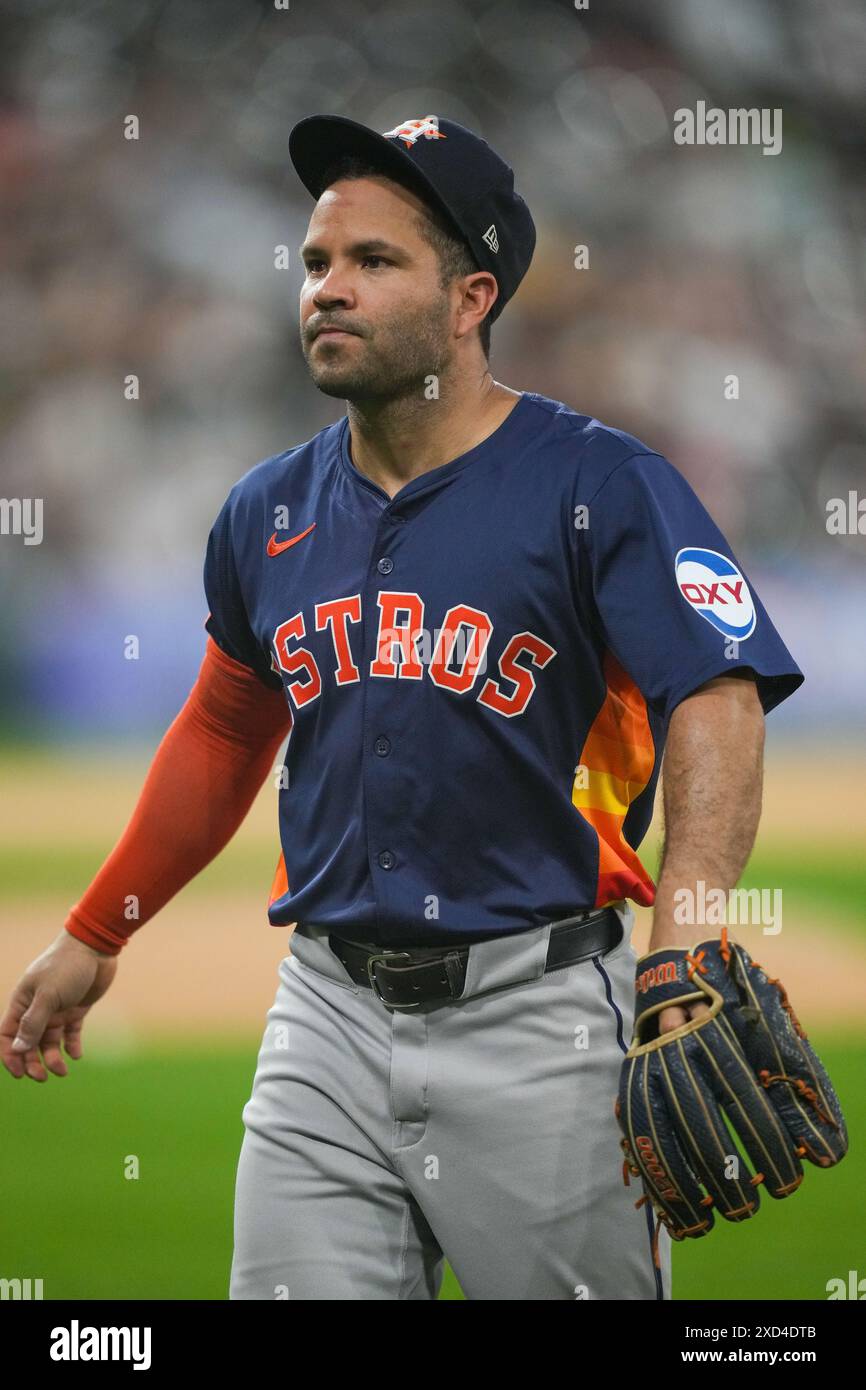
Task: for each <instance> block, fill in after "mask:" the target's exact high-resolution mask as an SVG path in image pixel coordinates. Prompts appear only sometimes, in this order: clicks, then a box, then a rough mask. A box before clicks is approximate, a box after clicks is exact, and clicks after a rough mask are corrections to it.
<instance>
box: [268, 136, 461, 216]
mask: <svg viewBox="0 0 866 1390" xmlns="http://www.w3.org/2000/svg"><path fill="white" fill-rule="evenodd" d="M342 154H354V155H358V156H359V157H360V158H361V159H368V160H370V162H371V163H373V164H375V165H376V166H377V167H379V168H381V169H382V171H383V172H384V173H387V172H388V171H389V170H393V171H394V173H395V174H398V175H400V176H401V177H402V178H403V179H405V180H406V181H407V182H409V183H412V184H414V186H415V188H416V189H417V192H418V194H419V196H420V197H422V198H426V199H427V200H428V201H429V202H431V203H433V204H435V206H436V207H437V208H438V209H439V210H440V212H442V213H443V215H444V216H445V217H447V218H448V219H449V221H451V222H452V223H453V224H454V227H455V230H456V231H457V234H458V236H461V237H462V236H463V233H462V232H461V231H460V228H459V225H458V224H457V222H456V220H455V218H454V214H453V213H452V211H451V209H450V208H449V206H448V204H447V203H446V202H445V201H444V199H443V198H442V197H441V196H440V195H439V193H437V191H436V189H435V188H434V187H433V185H432V183H430V181H429V180H428V179H427V178H425V176H424V174H422V173H421V171H420V170H419V168H418V166H417V165H416V164H415V162H414V160H413V159H412V158H411V157H410V155H408V154H406V153H404V151H403V150H401V148H400V146H399V145H398V144H396V143H395V142H394V141H391V140H386V139H385V137H384V135H379V134H377V132H376V131H375V130H370V128H369V127H368V126H364V125H359V123H358V122H357V121H350V120H349V119H348V117H347V116H305V117H304V119H303V120H302V121H299V122H298V124H297V125H296V126H295V127H294V128H293V129H292V131H291V133H290V135H289V157H290V159H291V161H292V164H293V165H294V166H295V169H296V171H297V174H298V177H299V178H300V180H301V183H302V184H303V185H304V187H305V188H306V189H307V190H308V192H310V193H312V195H313V197H314V198H319V197H321V194H322V191H323V189H322V178H323V175H324V173H325V171H326V169H327V168H328V166H329V165H330V164H332V163H333V161H334V160H335V159H338V158H339V156H340V155H342Z"/></svg>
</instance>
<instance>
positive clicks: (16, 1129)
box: [0, 1037, 866, 1300]
mask: <svg viewBox="0 0 866 1390" xmlns="http://www.w3.org/2000/svg"><path fill="white" fill-rule="evenodd" d="M258 1041H259V1040H258V1039H254V1038H251V1039H250V1042H249V1046H238V1045H237V1044H235V1045H233V1046H232V1047H227V1046H226V1045H225V1044H220V1043H215V1044H214V1046H213V1047H212V1048H208V1047H207V1046H204V1045H203V1046H201V1047H200V1048H199V1049H197V1050H196V1051H195V1052H193V1051H192V1050H191V1048H190V1046H189V1044H188V1043H186V1042H184V1043H182V1044H178V1045H177V1046H176V1047H170V1046H168V1045H163V1046H161V1047H159V1048H156V1047H154V1048H152V1049H148V1050H146V1051H143V1052H142V1053H140V1054H136V1055H133V1056H128V1057H125V1058H120V1057H117V1058H115V1059H113V1060H105V1059H103V1060H100V1058H99V1057H98V1056H96V1055H95V1052H96V1049H94V1055H91V1056H89V1057H87V1059H86V1061H84V1060H83V1061H82V1063H81V1064H80V1065H76V1064H75V1063H72V1062H70V1063H69V1066H70V1075H69V1076H68V1077H67V1078H65V1079H64V1080H58V1079H57V1078H55V1077H49V1079H48V1081H47V1082H46V1083H45V1084H44V1085H36V1084H34V1083H33V1082H31V1081H29V1080H27V1079H22V1080H21V1081H18V1082H15V1081H12V1080H11V1078H6V1077H5V1076H4V1077H3V1078H0V1080H2V1082H3V1102H2V1110H3V1115H4V1121H3V1131H4V1134H3V1147H2V1159H0V1182H2V1190H3V1193H4V1202H3V1208H4V1210H3V1216H2V1240H0V1249H2V1262H0V1277H2V1276H5V1277H7V1278H8V1277H13V1276H18V1277H21V1278H27V1277H30V1278H41V1279H42V1280H43V1281H44V1283H43V1291H44V1296H45V1298H47V1299H64V1298H85V1299H96V1298H109V1299H110V1298H122V1299H144V1298H166V1299H225V1298H226V1297H227V1283H228V1272H229V1266H230V1261H231V1224H232V1196H233V1185H234V1174H235V1165H236V1162H237V1156H238V1151H239V1147H240V1143H241V1138H242V1133H243V1129H242V1122H241V1109H242V1107H243V1104H244V1101H245V1100H246V1098H247V1095H248V1092H249V1087H250V1084H251V1081H252V1076H253V1071H254V1067H255V1058H256V1052H257V1047H258ZM815 1041H816V1045H817V1046H818V1048H819V1050H820V1052H821V1055H822V1057H823V1058H824V1060H825V1062H826V1064H827V1066H828V1068H829V1070H830V1072H831V1074H832V1076H833V1078H834V1081H835V1082H836V1084H837V1086H838V1089H839V1091H840V1092H841V1094H842V1095H843V1096H844V1098H845V1102H846V1110H847V1119H848V1124H849V1129H850V1134H851V1144H852V1148H853V1150H854V1154H855V1155H858V1154H859V1151H860V1146H861V1144H862V1136H863V1132H864V1124H866V1098H864V1095H863V1088H862V1084H861V1081H862V1076H863V1072H864V1063H866V1042H864V1040H863V1039H855V1038H850V1037H849V1038H845V1037H838V1038H836V1039H835V1040H831V1039H828V1038H827V1037H820V1038H817V1039H816V1040H815ZM129 1155H135V1156H137V1158H138V1160H139V1164H140V1176H139V1177H138V1178H137V1179H136V1180H129V1179H127V1178H126V1177H124V1165H125V1163H126V1162H127V1160H128V1156H129ZM805 1168H806V1177H805V1180H804V1182H803V1185H802V1187H801V1188H800V1190H799V1191H798V1192H797V1193H796V1194H795V1195H794V1196H793V1197H791V1198H790V1199H788V1200H787V1201H784V1202H773V1201H772V1200H771V1199H770V1198H767V1197H763V1198H762V1206H761V1210H760V1211H759V1213H758V1215H757V1216H756V1217H755V1218H754V1219H753V1220H752V1221H751V1222H749V1223H747V1224H745V1225H742V1226H736V1227H734V1226H730V1225H728V1224H727V1223H726V1222H724V1221H721V1220H719V1221H717V1223H716V1227H715V1229H714V1230H713V1231H712V1232H711V1233H710V1235H709V1236H708V1237H706V1238H704V1239H703V1240H699V1241H688V1242H682V1243H680V1244H679V1245H677V1246H675V1247H674V1252H673V1258H674V1266H673V1268H674V1297H675V1298H677V1299H691V1298H695V1299H722V1300H724V1299H729V1298H747V1299H774V1298H778V1299H824V1298H826V1282H827V1280H828V1279H830V1278H832V1277H836V1276H841V1277H843V1278H847V1272H848V1270H849V1269H860V1270H862V1268H863V1252H864V1234H866V1219H864V1215H863V1204H862V1201H861V1183H860V1171H859V1170H860V1163H859V1158H856V1159H855V1161H852V1155H850V1154H849V1156H848V1157H847V1158H846V1159H845V1160H844V1162H843V1163H841V1164H840V1165H839V1167H838V1168H836V1169H833V1170H831V1171H830V1172H819V1170H817V1169H815V1168H813V1167H812V1166H811V1165H810V1164H806V1165H805ZM636 1195H639V1194H636ZM442 1297H443V1298H446V1299H455V1298H456V1299H459V1298H460V1297H461V1294H460V1290H459V1287H458V1286H457V1283H456V1280H455V1279H454V1277H453V1275H452V1274H451V1272H450V1271H448V1275H447V1278H446V1282H445V1285H444V1287H443V1290H442Z"/></svg>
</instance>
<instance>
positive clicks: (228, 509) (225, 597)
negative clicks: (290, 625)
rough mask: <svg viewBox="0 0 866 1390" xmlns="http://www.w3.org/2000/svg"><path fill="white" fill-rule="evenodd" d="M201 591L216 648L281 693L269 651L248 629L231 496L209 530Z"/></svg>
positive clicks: (250, 629) (207, 628)
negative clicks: (233, 529) (234, 541)
mask: <svg viewBox="0 0 866 1390" xmlns="http://www.w3.org/2000/svg"><path fill="white" fill-rule="evenodd" d="M204 591H205V597H206V599H207V602H208V608H209V610H210V611H209V613H208V615H207V618H206V619H205V623H204V626H205V628H206V630H207V631H208V632H209V633H210V635H211V637H212V638H213V640H214V641H215V642H216V644H217V646H218V647H219V648H220V649H221V650H222V651H224V652H225V653H226V655H227V656H230V657H232V658H233V660H235V661H240V662H242V663H243V664H244V665H245V666H248V667H250V669H251V670H252V671H255V673H256V675H257V676H258V677H259V679H260V680H261V681H262V683H263V684H264V685H266V686H268V687H269V688H270V689H272V690H282V688H283V682H282V680H281V678H280V676H279V675H278V674H277V672H276V671H275V670H274V668H273V666H272V664H271V660H270V656H269V654H268V652H267V651H266V650H265V649H264V647H262V645H261V644H260V643H259V641H258V640H257V638H256V636H255V633H254V632H253V630H252V628H251V627H250V621H249V618H248V616H247V609H246V605H245V603H244V597H243V593H242V590H241V583H240V577H239V575H238V570H237V564H236V561H235V550H234V545H233V542H232V494H231V493H230V494H229V496H228V497H227V498H226V500H225V502H224V503H223V506H222V507H221V509H220V512H219V515H218V516H217V519H216V521H215V522H214V524H213V526H212V527H211V531H210V535H209V536H208V541H207V550H206V553H205V562H204Z"/></svg>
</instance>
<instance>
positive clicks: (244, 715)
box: [64, 635, 292, 955]
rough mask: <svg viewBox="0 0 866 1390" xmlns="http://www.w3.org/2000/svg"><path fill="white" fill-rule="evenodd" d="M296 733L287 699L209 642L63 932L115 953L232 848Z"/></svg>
mask: <svg viewBox="0 0 866 1390" xmlns="http://www.w3.org/2000/svg"><path fill="white" fill-rule="evenodd" d="M291 725H292V713H291V710H290V709H289V707H288V705H287V704H286V699H285V695H284V694H283V692H282V691H281V690H271V689H269V688H268V686H266V685H264V684H263V683H262V682H261V681H260V680H259V678H258V676H257V675H255V673H254V672H253V671H251V670H250V668H249V667H248V666H244V665H242V664H241V662H238V661H235V660H233V658H232V657H230V656H227V655H226V653H225V652H224V651H223V650H222V649H221V648H220V647H218V646H217V644H216V643H215V642H214V640H213V638H212V637H211V636H210V635H209V636H208V640H207V648H206V650H205V656H204V660H203V661H202V664H201V669H200V670H199V673H198V677H197V679H196V682H195V684H194V685H193V687H192V690H191V691H190V693H189V695H188V697H187V700H186V703H185V704H184V705H183V707H182V708H181V710H180V712H179V714H178V715H177V717H176V718H175V720H174V722H173V723H172V724H170V725H169V727H168V729H167V731H166V733H165V735H164V737H163V739H162V742H161V743H160V745H159V747H158V748H157V751H156V754H155V755H154V759H153V762H152V763H151V765H150V768H149V770H148V773H147V776H146V778H145V781H144V785H143V787H142V790H141V794H140V796H139V799H138V802H137V804H136V807H135V810H134V811H133V813H132V817H131V819H130V821H129V823H128V825H127V826H126V829H125V830H124V832H123V834H122V835H121V837H120V839H119V840H118V842H117V844H116V845H115V847H114V849H113V850H112V852H111V854H110V855H109V856H108V858H107V859H106V861H105V863H104V864H103V866H102V868H101V869H100V870H99V872H98V873H97V875H96V877H95V878H94V880H93V882H92V883H91V884H90V886H89V888H88V889H87V891H86V892H85V893H84V895H83V897H82V898H81V899H80V900H79V901H78V902H77V903H76V904H75V906H74V907H72V908H70V910H69V915H68V917H67V919H66V921H65V922H64V927H65V928H66V930H67V931H68V932H70V933H71V934H72V936H75V937H77V938H78V939H79V940H80V941H84V942H86V943H87V945H88V946H93V947H95V948H96V950H98V951H104V952H106V953H107V954H109V955H117V954H118V953H119V952H120V950H121V949H122V947H123V946H124V945H125V944H126V942H127V940H128V939H129V937H130V936H131V935H132V934H133V932H134V931H136V930H137V929H138V928H139V927H140V926H142V925H143V924H144V923H145V922H146V921H148V919H149V918H151V917H153V916H154V915H155V914H156V913H157V912H158V911H159V910H160V908H161V907H164V905H165V904H166V903H167V902H168V901H169V899H170V898H172V897H174V895H175V893H177V892H178V891H179V889H181V888H183V886H184V884H186V883H188V882H189V880H190V879H191V878H194V877H195V875H196V874H197V873H199V872H200V871H201V870H202V869H203V868H204V867H205V866H206V865H207V864H209V863H210V861H211V860H212V859H214V858H215V857H216V856H217V854H219V852H220V850H221V849H223V848H224V847H225V845H226V844H228V842H229V840H230V839H231V837H232V836H233V835H234V833H235V831H236V830H237V828H238V826H239V825H240V824H241V822H242V821H243V819H244V817H245V816H246V814H247V812H248V811H249V809H250V806H251V805H252V803H253V801H254V800H255V798H256V795H257V794H258V792H259V789H260V788H261V785H262V782H263V781H264V779H265V777H266V776H267V773H268V771H269V770H270V769H271V768H272V767H273V765H274V762H275V760H276V756H277V753H278V752H279V748H280V745H281V743H282V741H283V739H284V738H285V737H286V735H287V733H288V732H289V729H290V728H291ZM136 900H137V908H136V910H137V916H133V917H132V918H131V920H130V919H129V918H127V916H126V913H127V911H129V905H130V903H131V902H135V901H136Z"/></svg>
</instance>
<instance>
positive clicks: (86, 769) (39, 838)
mask: <svg viewBox="0 0 866 1390" xmlns="http://www.w3.org/2000/svg"><path fill="white" fill-rule="evenodd" d="M149 756H150V754H147V755H142V754H141V752H139V753H137V754H135V755H130V756H129V757H122V756H119V755H115V756H113V757H108V756H105V755H104V754H100V755H99V756H98V757H95V756H94V755H93V754H92V753H88V752H78V753H74V754H65V753H64V754H57V755H50V756H48V755H46V756H44V757H40V758H37V759H27V760H22V761H21V762H19V763H16V762H15V761H14V760H13V761H12V762H10V763H7V764H5V766H4V768H3V773H4V782H5V785H6V788H7V791H8V792H11V794H9V795H7V796H5V797H4V800H3V807H4V809H3V811H2V812H0V841H2V844H3V846H4V847H5V849H6V851H7V852H9V851H10V850H11V851H12V852H13V853H14V850H15V847H16V846H21V847H30V848H32V847H33V846H34V845H38V846H40V847H41V846H44V847H45V849H46V853H50V851H51V848H52V847H64V848H65V847H70V846H72V847H74V846H76V845H79V844H82V845H87V846H93V845H94V844H95V845H104V846H105V851H106V852H107V851H108V849H110V848H111V846H112V845H113V843H114V842H115V840H116V839H117V837H118V835H119V833H120V831H121V830H122V829H123V827H124V825H125V824H126V821H127V819H128V817H129V814H130V813H131V811H132V808H133V806H134V804H135V801H136V798H137V795H138V790H139V788H140V786H141V782H142V780H143V777H144V774H145V772H146V770H147V766H148V762H149ZM819 774H820V775H819ZM859 783H860V775H859V772H858V770H857V768H856V767H855V766H853V765H852V763H851V760H850V759H849V758H848V757H847V755H846V754H845V753H844V750H842V751H836V752H834V751H828V750H827V749H820V750H816V749H811V750H810V749H803V750H802V751H801V752H800V753H798V755H797V756H796V757H794V756H792V755H790V754H788V755H786V756H779V755H778V754H774V753H773V751H772V749H771V750H770V751H769V752H768V757H767V771H766V777H765V795H764V815H763V819H762V827H761V831H760V835H759V844H767V843H771V844H773V845H775V846H782V847H784V849H785V850H788V851H790V850H791V849H792V848H795V847H796V846H798V845H802V846H803V847H804V848H805V847H806V846H808V848H809V849H810V850H811V851H814V849H815V832H816V827H820V832H821V843H822V844H823V843H826V844H827V847H828V849H827V853H828V859H832V857H833V856H834V855H837V854H839V853H840V852H842V851H844V849H845V846H850V844H851V843H852V842H853V843H855V844H856V843H859V838H860V835H861V832H860V828H859V826H858V824H857V820H856V817H854V816H853V815H852V811H851V808H852V807H854V806H857V805H859V804H860V803H859V798H860V794H861V787H860V785H859ZM650 843H651V841H650ZM238 844H240V845H241V847H246V849H247V850H249V849H250V848H253V849H255V850H256V851H258V850H261V851H262V860H263V862H264V863H266V864H267V866H268V872H270V866H271V864H272V863H275V862H276V856H277V852H278V845H277V833H276V792H275V790H274V788H273V786H271V785H270V784H269V783H266V784H265V786H264V787H263V789H262V791H261V793H260V794H259V797H258V798H257V800H256V803H255V805H254V806H253V808H252V811H251V812H250V814H249V816H248V817H247V819H246V821H245V822H244V824H243V826H242V827H241V829H240V831H239V832H238V835H237V836H236V837H235V840H234V841H233V843H232V846H231V847H230V848H229V849H228V850H227V851H225V853H226V854H227V855H231V854H232V853H233V852H234V849H235V847H236V846H237V845H238ZM840 847H841V848H840ZM858 853H859V851H858ZM645 858H646V862H647V864H649V865H651V864H653V863H654V859H653V855H652V850H651V848H649V849H647V853H646V856H645ZM242 877H243V889H242V890H239V891H232V892H230V893H229V894H228V895H226V894H225V893H223V892H219V893H210V892H207V893H203V892H201V891H199V890H185V891H184V892H182V893H180V894H179V895H178V897H177V898H175V899H174V900H173V901H172V902H171V903H169V905H168V906H167V907H166V908H165V909H164V910H163V911H162V912H161V913H160V914H159V915H158V916H157V917H156V918H155V919H154V920H153V921H151V922H148V923H146V924H145V925H144V926H143V927H142V928H141V929H140V932H139V934H138V935H137V936H136V937H135V939H134V940H133V942H132V943H131V944H130V946H129V947H127V948H126V949H125V951H124V952H123V953H122V964H121V969H120V971H119V972H118V978H117V980H116V981H115V984H114V985H113V987H112V989H111V992H110V993H109V995H107V996H106V998H105V999H104V1000H102V1001H101V1002H100V1004H99V1005H98V1007H97V1009H96V1010H95V1011H94V1014H93V1017H92V1020H90V1021H89V1025H88V1030H89V1033H90V1035H91V1036H92V1037H93V1038H94V1040H96V1039H97V1038H98V1037H100V1036H102V1037H106V1038H107V1037H108V1036H110V1037H112V1038H113V1039H114V1040H115V1041H116V1042H117V1044H118V1045H121V1042H122V1039H123V1038H124V1037H125V1038H128V1039H129V1040H130V1041H132V1040H134V1039H136V1038H138V1037H141V1036H150V1035H152V1034H154V1033H171V1034H187V1035H190V1036H195V1035H197V1034H200V1035H205V1034H207V1035H213V1034H215V1033H216V1034H220V1033H226V1034H234V1033H238V1032H244V1033H247V1034H249V1033H253V1034H256V1033H260V1032H261V1030H262V1028H263V1027H264V1020H265V1014H266V1012H267V1009H268V1008H269V1006H270V1004H271V1002H272V1000H273V995H274V992H275V989H276V985H277V976H276V968H277V964H278V962H279V961H280V959H281V958H282V957H283V956H284V955H285V954H286V952H287V950H288V948H289V933H288V932H287V931H286V930H277V929H276V928H273V927H270V926H268V924H267V919H266V916H265V901H266V898H267V891H268V888H269V886H270V883H269V879H268V881H267V882H265V881H264V878H263V879H262V881H261V882H256V883H248V882H247V881H246V876H245V875H243V876H242ZM84 886H85V885H84V884H82V888H83V887H84ZM72 900H73V899H71V898H70V899H68V900H67V899H66V898H64V899H63V900H62V901H59V900H58V898H57V897H56V896H40V895H39V889H38V884H36V883H34V888H33V896H32V898H29V897H27V898H25V900H24V901H18V902H16V903H15V904H14V908H13V910H12V911H11V912H10V911H8V910H7V911H6V912H5V913H4V916H5V917H6V918H7V924H6V925H5V926H4V928H3V934H2V972H0V993H2V995H3V999H4V1002H5V997H6V995H7V994H8V990H9V988H10V987H11V985H12V984H13V983H14V981H15V979H16V978H17V976H18V974H19V973H20V971H21V970H22V969H23V968H24V967H25V966H26V964H27V963H28V961H30V960H31V959H32V958H33V957H34V956H35V955H37V954H38V953H39V952H40V951H41V950H43V949H44V948H45V946H47V945H48V943H49V942H50V941H51V940H52V939H53V937H54V936H56V934H57V932H58V931H60V929H61V927H62V923H63V919H64V917H65V914H66V909H67V908H68V906H69V903H70V902H71V901H72ZM650 915H651V914H650V913H649V912H648V911H639V912H638V925H637V927H636V932H635V938H634V944H635V947H636V949H637V950H638V952H639V953H640V951H642V950H644V949H645V945H646V940H647V935H648V931H649V923H650ZM712 934H713V932H712V931H710V930H708V931H707V935H712ZM731 934H732V936H734V939H736V940H738V941H741V942H742V944H743V945H745V946H746V948H747V950H748V951H749V952H750V954H751V955H752V956H753V957H754V958H756V959H757V960H759V961H760V962H761V963H762V965H764V966H766V968H767V969H768V970H769V972H770V973H771V974H772V975H775V976H778V977H780V978H781V980H782V981H783V982H784V984H785V986H786V988H787V989H788V992H789V994H790V996H791V1000H792V1003H793V1005H794V1008H795V1010H796V1011H797V1013H798V1014H799V1015H800V1017H801V1020H802V1022H803V1024H804V1026H805V1027H806V1029H807V1031H808V1030H809V1028H810V1026H814V1027H824V1026H827V1027H831V1026H840V1027H841V1026H857V1027H859V1026H861V1025H862V1019H863V982H864V980H866V941H863V933H862V930H861V931H859V932H858V931H857V930H856V929H852V924H851V923H850V922H844V921H842V920H841V919H840V918H839V917H838V916H836V917H834V916H833V914H832V913H831V912H822V914H821V922H820V930H818V929H817V928H816V923H815V919H814V917H812V916H808V915H806V914H804V915H802V916H800V917H798V916H796V915H795V914H794V913H792V912H790V911H788V910H786V913H785V919H784V926H783V930H782V932H781V933H780V934H779V935H778V936H771V935H764V934H763V933H762V931H761V929H760V927H743V928H739V929H737V930H732V933H731ZM861 942H862V943H863V944H861Z"/></svg>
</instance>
